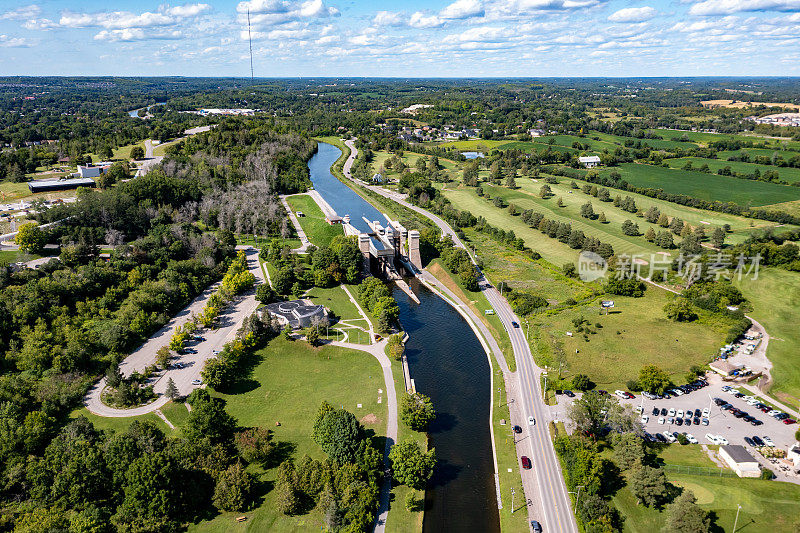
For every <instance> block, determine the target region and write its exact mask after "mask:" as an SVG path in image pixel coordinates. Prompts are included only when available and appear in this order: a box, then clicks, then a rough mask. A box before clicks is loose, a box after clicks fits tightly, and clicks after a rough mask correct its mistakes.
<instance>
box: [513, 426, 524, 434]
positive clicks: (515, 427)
mask: <svg viewBox="0 0 800 533" xmlns="http://www.w3.org/2000/svg"><path fill="white" fill-rule="evenodd" d="M514 433H522V428H521V427H519V426H514Z"/></svg>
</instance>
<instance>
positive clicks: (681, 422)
mask: <svg viewBox="0 0 800 533" xmlns="http://www.w3.org/2000/svg"><path fill="white" fill-rule="evenodd" d="M675 423H676V424H678V425H679V426H682V425H683V418H678V419H676V420H675Z"/></svg>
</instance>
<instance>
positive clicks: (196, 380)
mask: <svg viewBox="0 0 800 533" xmlns="http://www.w3.org/2000/svg"><path fill="white" fill-rule="evenodd" d="M202 384H203V382H202V381H200V380H199V379H193V380H192V385H202Z"/></svg>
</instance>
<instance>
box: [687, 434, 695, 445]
mask: <svg viewBox="0 0 800 533" xmlns="http://www.w3.org/2000/svg"><path fill="white" fill-rule="evenodd" d="M684 435H686V440H688V441H689V442H690V443H691V444H697V439H696V438H695V437H694V435H692V434H691V433H684Z"/></svg>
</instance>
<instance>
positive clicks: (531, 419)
mask: <svg viewBox="0 0 800 533" xmlns="http://www.w3.org/2000/svg"><path fill="white" fill-rule="evenodd" d="M535 424H536V419H535V418H533V417H532V416H529V417H528V425H529V426H533V425H535Z"/></svg>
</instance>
